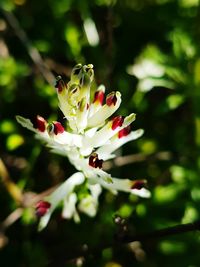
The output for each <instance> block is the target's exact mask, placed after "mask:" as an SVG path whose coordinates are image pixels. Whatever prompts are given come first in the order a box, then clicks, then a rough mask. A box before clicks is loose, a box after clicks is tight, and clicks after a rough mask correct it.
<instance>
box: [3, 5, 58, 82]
mask: <svg viewBox="0 0 200 267" xmlns="http://www.w3.org/2000/svg"><path fill="white" fill-rule="evenodd" d="M2 12H3V14H4V16H5V18H6V20H7V22H8V23H9V25H10V26H11V27H12V28H13V30H14V32H15V34H16V36H17V37H18V38H19V40H20V41H21V42H22V44H23V45H24V46H25V47H26V49H27V52H28V54H29V56H30V58H31V59H32V61H33V62H34V63H35V65H36V66H37V68H38V69H39V71H40V72H41V74H42V75H43V77H44V78H45V80H46V81H47V82H48V83H49V84H50V85H51V86H52V84H53V82H54V80H55V78H54V75H53V74H52V73H51V71H50V69H49V68H48V66H47V65H46V64H45V62H44V61H43V59H42V57H41V55H40V53H39V51H38V50H37V49H36V48H35V47H34V46H33V45H32V44H31V42H30V40H29V38H28V36H27V34H26V32H25V31H24V30H23V29H22V27H21V26H20V24H19V21H18V20H17V18H16V17H15V15H14V14H13V13H11V12H8V11H6V10H2Z"/></svg>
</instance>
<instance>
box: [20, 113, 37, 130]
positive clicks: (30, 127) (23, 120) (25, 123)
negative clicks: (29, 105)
mask: <svg viewBox="0 0 200 267" xmlns="http://www.w3.org/2000/svg"><path fill="white" fill-rule="evenodd" d="M16 120H17V122H18V123H19V124H21V125H22V126H23V127H25V128H27V129H28V130H30V131H32V132H35V133H37V130H36V129H35V128H34V127H33V124H32V122H31V121H30V120H29V119H26V118H24V117H22V116H19V115H17V116H16Z"/></svg>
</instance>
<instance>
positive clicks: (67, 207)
mask: <svg viewBox="0 0 200 267" xmlns="http://www.w3.org/2000/svg"><path fill="white" fill-rule="evenodd" d="M77 200H78V199H77V196H76V193H74V192H73V193H71V194H70V195H68V196H67V197H66V198H65V199H64V206H63V211H62V216H63V218H65V219H71V218H73V217H74V218H75V220H76V222H79V221H80V218H79V215H78V213H77V210H76V203H77ZM78 218H79V220H78V221H77V219H78Z"/></svg>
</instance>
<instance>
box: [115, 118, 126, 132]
mask: <svg viewBox="0 0 200 267" xmlns="http://www.w3.org/2000/svg"><path fill="white" fill-rule="evenodd" d="M123 122H124V117H123V116H116V117H114V118H113V119H112V130H113V131H114V130H115V129H116V128H117V127H121V126H122V124H123Z"/></svg>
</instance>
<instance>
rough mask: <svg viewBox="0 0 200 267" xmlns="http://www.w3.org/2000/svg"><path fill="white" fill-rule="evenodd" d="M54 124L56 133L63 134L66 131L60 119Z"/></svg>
mask: <svg viewBox="0 0 200 267" xmlns="http://www.w3.org/2000/svg"><path fill="white" fill-rule="evenodd" d="M53 125H54V129H53V131H54V134H55V135H57V134H61V133H63V132H64V131H65V129H64V127H63V126H62V124H61V123H60V122H58V121H55V122H53Z"/></svg>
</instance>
